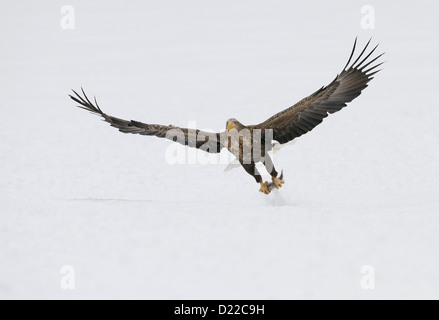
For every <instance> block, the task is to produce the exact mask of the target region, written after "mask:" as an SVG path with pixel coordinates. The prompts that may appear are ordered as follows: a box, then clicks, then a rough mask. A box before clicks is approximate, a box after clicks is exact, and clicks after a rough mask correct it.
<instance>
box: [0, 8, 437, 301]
mask: <svg viewBox="0 0 439 320" xmlns="http://www.w3.org/2000/svg"><path fill="white" fill-rule="evenodd" d="M63 4H64V3H62V2H59V1H44V2H41V1H40V2H36V1H2V2H1V3H0V46H1V47H0V48H1V49H0V97H1V99H0V104H1V106H0V117H1V120H2V121H1V130H0V152H1V160H0V161H1V162H0V163H1V166H0V177H1V179H0V208H1V213H0V298H4V299H11V298H57V299H68V298H146V299H165V298H166V299H183V298H184V299H214V298H218V299H223V298H228V299H245V298H248V299H290V298H366V299H371V298H439V273H438V272H437V269H438V266H439V256H438V252H439V232H438V227H439V217H438V213H439V198H438V191H439V190H438V189H439V188H438V187H439V182H438V176H439V161H438V158H439V143H438V138H439V126H438V120H439V108H438V103H437V74H438V71H439V66H438V63H437V57H438V56H439V41H438V36H437V30H438V29H439V22H438V19H437V17H436V12H437V10H435V9H437V8H438V5H437V3H436V2H433V1H418V2H416V4H412V3H409V2H408V1H405V2H400V1H386V2H385V3H384V2H383V3H382V4H381V3H380V4H378V2H375V1H372V2H371V3H364V2H363V1H331V2H328V1H308V2H303V1H300V2H299V1H297V2H293V1H270V2H268V1H264V2H256V1H216V2H215V3H214V4H213V3H212V2H211V1H184V2H182V1H165V2H160V4H159V2H152V1H150V2H148V3H145V2H141V1H132V2H130V3H129V5H128V4H126V3H125V2H122V1H112V2H111V1H93V2H92V3H90V2H83V1H78V0H73V1H70V2H69V3H66V4H69V5H72V6H73V7H74V8H75V10H76V11H75V13H76V28H75V30H63V29H62V28H61V27H60V20H61V18H62V14H61V13H60V10H61V6H62V5H63ZM364 4H372V5H374V7H375V10H376V29H375V30H369V31H365V30H363V29H362V28H361V25H360V21H361V18H362V16H361V7H362V6H363V5H364ZM357 35H358V36H359V39H360V43H361V44H364V43H365V42H366V41H367V39H368V38H369V37H371V36H373V37H374V42H380V43H381V47H380V50H382V51H386V52H387V54H386V57H385V60H387V61H388V63H387V64H386V65H385V68H384V71H383V72H382V73H380V74H379V75H377V77H376V79H375V80H373V81H372V83H371V85H370V87H369V88H367V89H366V90H365V91H364V94H363V95H362V96H361V97H359V98H358V99H357V100H355V101H354V102H353V103H352V104H350V105H349V107H348V108H346V109H345V110H343V111H342V112H340V113H338V114H336V115H333V116H332V117H330V118H328V119H327V120H326V121H325V122H324V123H323V124H322V125H321V126H319V127H318V128H316V129H315V130H314V131H313V132H311V133H310V134H308V135H306V136H303V137H302V138H300V139H299V140H298V141H297V143H296V144H294V145H292V146H288V147H286V148H285V149H283V150H282V151H281V152H280V153H279V154H278V155H277V157H276V166H277V168H279V169H281V168H283V169H284V171H285V175H286V181H287V182H286V184H285V186H284V188H283V190H282V191H281V192H278V193H273V194H271V195H270V196H268V197H267V196H264V195H262V194H261V193H258V185H256V184H255V183H254V181H253V179H252V178H251V177H250V176H248V175H247V174H246V173H245V172H244V171H243V170H240V169H237V170H234V171H231V172H228V173H224V172H223V170H224V167H225V165H200V164H198V165H176V166H171V165H169V164H167V163H166V162H165V159H164V155H165V150H166V148H167V147H168V146H169V145H170V142H167V141H163V140H161V139H156V138H148V137H141V136H128V135H123V134H120V133H118V132H117V131H116V130H114V129H112V128H110V127H108V126H107V125H106V124H104V123H103V122H101V121H98V118H96V117H93V116H91V115H89V114H87V113H86V112H84V111H81V110H79V109H76V108H74V105H75V104H74V103H72V102H71V101H70V100H69V99H68V98H67V94H68V93H69V90H70V89H71V88H74V89H78V88H80V86H83V87H84V88H85V89H86V91H87V92H89V93H90V94H91V95H96V96H97V97H98V99H99V102H100V104H101V106H102V108H104V110H105V111H107V112H108V113H110V114H113V115H115V116H119V117H122V118H129V119H135V120H140V121H144V122H150V123H162V124H169V123H172V124H174V125H179V126H186V125H187V123H188V121H196V122H197V125H198V126H199V127H200V128H212V129H219V128H223V127H224V126H225V121H226V120H227V119H228V118H229V117H236V118H238V119H239V120H241V121H242V122H243V123H247V124H250V123H256V122H260V121H263V120H264V119H266V118H267V117H269V116H270V115H272V114H274V113H275V112H277V111H280V110H282V109H283V108H285V107H288V106H289V105H291V104H293V103H294V102H296V101H298V100H299V99H301V98H303V97H304V96H306V95H308V94H309V93H311V92H313V91H315V90H316V89H318V88H319V87H321V86H322V85H324V84H327V83H329V81H331V80H332V79H333V78H334V77H335V75H336V73H337V72H339V71H341V68H342V67H343V66H344V64H345V62H346V60H347V58H348V56H349V53H350V50H351V46H352V43H353V40H354V37H355V36H357ZM65 265H71V266H73V267H74V268H75V290H62V289H61V286H60V281H61V279H62V275H61V273H60V269H61V267H62V266H65ZM364 265H371V266H373V267H374V268H375V271H376V280H375V281H376V287H375V290H369V291H366V290H362V288H361V286H360V282H361V279H362V277H363V275H362V274H361V272H360V270H361V268H362V266H364Z"/></svg>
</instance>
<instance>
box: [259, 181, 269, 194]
mask: <svg viewBox="0 0 439 320" xmlns="http://www.w3.org/2000/svg"><path fill="white" fill-rule="evenodd" d="M260 184H261V188H260V189H259V192H263V193H265V194H269V193H270V189H268V182H267V181H265V182H260Z"/></svg>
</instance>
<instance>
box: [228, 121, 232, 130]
mask: <svg viewBox="0 0 439 320" xmlns="http://www.w3.org/2000/svg"><path fill="white" fill-rule="evenodd" d="M232 129H233V122H230V123H229V131H231V130H232Z"/></svg>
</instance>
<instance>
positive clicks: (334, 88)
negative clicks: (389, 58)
mask: <svg viewBox="0 0 439 320" xmlns="http://www.w3.org/2000/svg"><path fill="white" fill-rule="evenodd" d="M369 44H370V40H369V42H368V43H367V44H366V46H365V47H364V49H363V50H362V51H361V53H360V54H359V55H358V57H357V58H356V59H355V61H354V62H353V63H351V61H352V58H353V57H354V54H355V49H356V46H357V40H356V39H355V43H354V47H353V49H352V52H351V55H350V57H349V60H348V62H347V64H346V66H345V67H344V68H343V70H342V72H341V73H340V74H339V75H337V77H336V78H335V79H334V80H333V81H332V82H331V83H330V84H329V85H328V86H326V87H322V88H321V89H319V90H317V91H316V92H314V93H313V94H311V95H310V96H308V97H306V98H304V99H302V100H301V101H299V102H298V103H296V104H295V105H294V106H292V107H290V108H288V109H286V110H284V111H281V112H279V113H277V114H275V115H274V116H272V117H271V118H269V119H268V120H266V121H265V122H263V123H261V124H259V125H256V126H253V128H256V129H272V130H273V138H274V140H276V141H278V142H279V143H281V144H284V143H287V142H288V141H291V140H293V139H295V138H297V137H300V136H301V135H303V134H305V133H307V132H309V131H311V130H312V129H314V128H315V127H316V126H317V125H319V124H320V123H321V122H322V121H323V119H324V118H326V117H327V116H328V114H331V113H335V112H337V111H340V110H341V109H343V108H344V107H346V104H347V103H349V102H351V101H352V100H354V99H355V98H356V97H358V96H359V95H360V94H361V91H362V90H364V89H365V88H366V87H367V84H368V82H369V81H370V80H372V79H373V77H372V76H373V75H374V74H376V73H377V72H379V71H380V70H376V68H378V67H379V66H380V65H382V63H379V64H376V65H373V66H372V67H369V66H370V65H371V64H372V63H374V62H375V61H376V60H377V59H378V58H380V57H381V56H382V55H383V54H380V55H378V56H377V57H375V58H374V59H372V60H370V61H369V62H368V59H369V58H370V57H371V55H372V54H373V53H374V52H375V50H376V49H377V47H378V46H375V47H374V48H373V49H372V50H371V52H369V53H368V54H367V55H366V57H364V58H363V59H362V60H361V58H362V57H363V55H364V53H365V52H366V50H367V48H368V46H369ZM360 60H361V61H360ZM358 61H360V62H358ZM349 65H350V66H349ZM368 67H369V69H366V68H368ZM365 69H366V70H365Z"/></svg>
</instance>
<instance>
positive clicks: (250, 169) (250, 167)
mask: <svg viewBox="0 0 439 320" xmlns="http://www.w3.org/2000/svg"><path fill="white" fill-rule="evenodd" d="M241 165H242V167H243V168H244V170H245V171H247V173H248V174H250V175H251V176H252V177H253V178H255V180H256V182H258V183H259V184H260V185H261V188H260V189H259V191H260V192H263V193H265V194H269V193H270V189H268V182H267V181H265V182H263V180H262V176H261V174H260V173H259V171H258V169H256V165H255V163H254V162H252V163H249V164H244V163H242V162H241Z"/></svg>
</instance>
